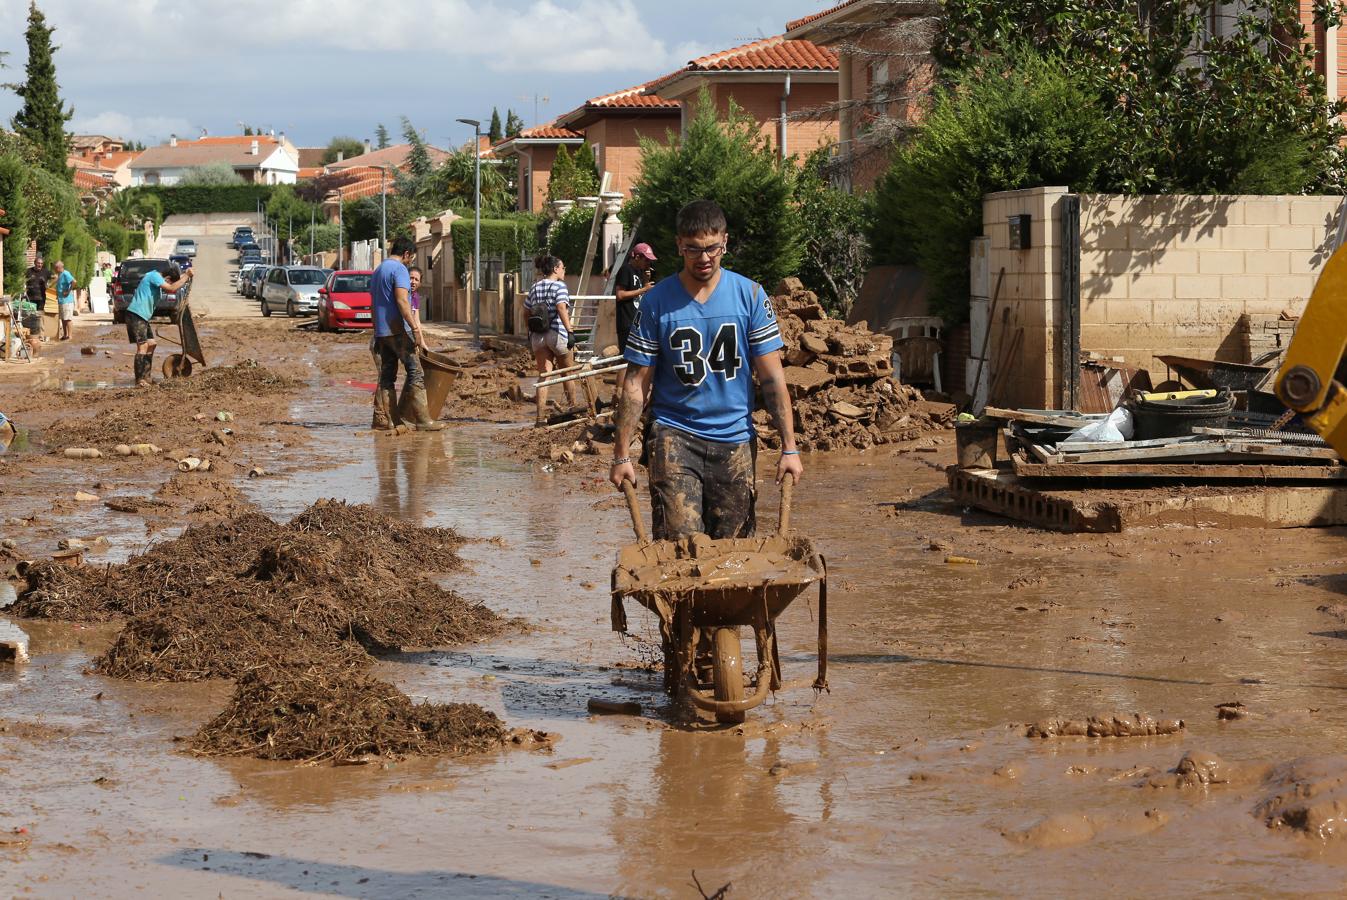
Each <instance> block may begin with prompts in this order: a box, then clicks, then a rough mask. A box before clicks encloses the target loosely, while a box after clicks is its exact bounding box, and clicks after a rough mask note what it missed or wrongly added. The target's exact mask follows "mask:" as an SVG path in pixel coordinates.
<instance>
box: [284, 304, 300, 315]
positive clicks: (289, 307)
mask: <svg viewBox="0 0 1347 900" xmlns="http://www.w3.org/2000/svg"><path fill="white" fill-rule="evenodd" d="M297 315H299V313H297V312H295V303H294V301H293V300H287V301H285V316H286V318H287V319H293V318H294V317H295V316H297Z"/></svg>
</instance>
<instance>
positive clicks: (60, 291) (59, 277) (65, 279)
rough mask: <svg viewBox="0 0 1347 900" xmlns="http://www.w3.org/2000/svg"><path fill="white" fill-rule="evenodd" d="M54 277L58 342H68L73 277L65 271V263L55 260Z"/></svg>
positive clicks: (72, 313)
mask: <svg viewBox="0 0 1347 900" xmlns="http://www.w3.org/2000/svg"><path fill="white" fill-rule="evenodd" d="M52 272H53V273H54V274H55V275H56V309H57V311H58V312H60V314H61V334H60V336H59V337H58V338H57V340H59V341H68V340H70V328H71V326H72V325H73V324H74V321H75V289H76V288H77V287H79V285H77V284H75V276H74V275H71V274H70V273H69V272H67V271H66V268H65V263H64V262H62V261H61V260H59V259H58V260H57V261H56V264H55V265H54V266H52Z"/></svg>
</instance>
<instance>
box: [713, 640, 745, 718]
mask: <svg viewBox="0 0 1347 900" xmlns="http://www.w3.org/2000/svg"><path fill="white" fill-rule="evenodd" d="M713 640H714V645H713V647H712V657H711V670H712V681H713V684H714V686H715V696H716V699H717V700H722V701H723V700H730V701H735V700H742V699H744V663H743V655H744V650H743V645H742V644H741V643H740V641H739V629H738V628H717V629H716V633H715V637H714V639H713ZM716 721H717V722H722V723H726V724H737V723H739V722H742V721H744V714H743V713H742V712H732V713H716Z"/></svg>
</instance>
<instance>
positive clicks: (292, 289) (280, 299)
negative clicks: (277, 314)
mask: <svg viewBox="0 0 1347 900" xmlns="http://www.w3.org/2000/svg"><path fill="white" fill-rule="evenodd" d="M326 281H327V276H326V275H325V274H324V273H323V270H322V269H319V268H317V267H316V266H273V267H272V268H271V269H270V270H269V271H268V272H267V277H266V278H265V279H264V280H263V281H262V283H261V285H260V286H261V300H262V315H264V316H269V315H271V313H272V311H273V310H276V309H283V310H285V314H286V315H287V316H299V315H304V314H306V313H317V312H318V291H319V289H320V288H322V286H323V284H324V283H325V282H326Z"/></svg>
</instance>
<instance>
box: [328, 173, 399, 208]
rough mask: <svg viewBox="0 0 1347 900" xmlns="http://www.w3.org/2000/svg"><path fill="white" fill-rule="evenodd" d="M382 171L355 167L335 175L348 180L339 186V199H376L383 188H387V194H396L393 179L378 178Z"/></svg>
mask: <svg viewBox="0 0 1347 900" xmlns="http://www.w3.org/2000/svg"><path fill="white" fill-rule="evenodd" d="M382 171H383V170H382V169H379V168H376V167H374V166H355V167H353V168H349V169H343V170H342V171H341V172H339V173H336V174H340V175H343V176H346V177H347V178H349V179H350V180H349V181H347V182H346V183H345V184H343V185H342V186H341V199H342V200H343V201H347V200H360V199H361V198H364V197H377V196H379V194H380V192H381V191H382V190H383V189H384V188H387V190H388V193H389V194H396V193H397V188H395V187H394V186H393V179H391V178H386V179H381V178H380V173H381V172H382Z"/></svg>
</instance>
